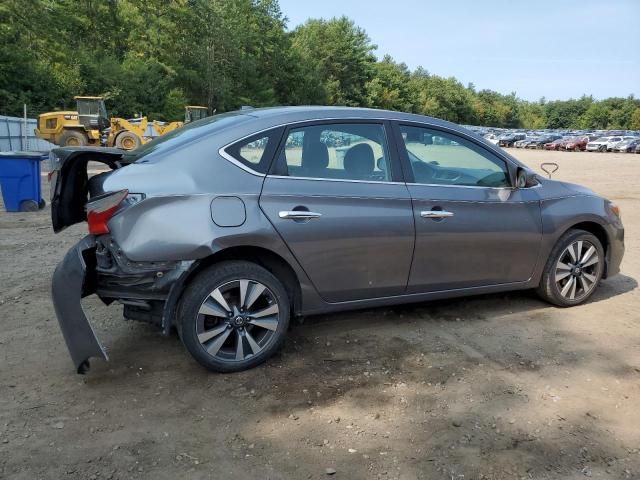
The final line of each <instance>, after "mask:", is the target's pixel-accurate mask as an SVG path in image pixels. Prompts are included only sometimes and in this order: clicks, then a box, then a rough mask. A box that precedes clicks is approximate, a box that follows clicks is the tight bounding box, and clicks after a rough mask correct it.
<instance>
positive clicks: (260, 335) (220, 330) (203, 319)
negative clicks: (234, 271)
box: [196, 278, 280, 362]
mask: <svg viewBox="0 0 640 480" xmlns="http://www.w3.org/2000/svg"><path fill="white" fill-rule="evenodd" d="M279 322H280V308H279V306H278V303H277V300H276V296H275V295H274V294H273V292H271V290H269V288H267V287H266V286H265V285H263V284H262V283H260V282H257V281H255V280H249V279H244V278H243V279H239V280H233V281H231V282H227V283H225V284H223V285H221V286H219V287H218V288H216V289H215V290H213V291H212V292H211V293H210V294H209V295H208V296H207V298H206V299H205V300H204V301H203V302H202V305H201V306H200V309H199V310H198V317H197V319H196V334H197V337H198V341H199V342H200V345H201V346H202V348H203V349H204V350H205V351H206V352H207V353H208V354H209V355H211V356H213V357H215V358H216V359H218V360H223V361H227V362H233V361H242V360H246V359H247V358H249V357H252V356H254V355H257V354H258V353H260V352H261V351H262V350H263V349H264V348H265V347H266V346H267V345H268V344H269V343H270V342H271V340H272V338H273V337H274V334H275V332H276V330H277V329H278V323H279Z"/></svg>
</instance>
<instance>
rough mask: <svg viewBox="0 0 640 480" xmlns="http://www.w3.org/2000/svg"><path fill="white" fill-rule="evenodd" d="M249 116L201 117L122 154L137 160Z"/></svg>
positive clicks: (227, 114)
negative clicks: (213, 125) (214, 125)
mask: <svg viewBox="0 0 640 480" xmlns="http://www.w3.org/2000/svg"><path fill="white" fill-rule="evenodd" d="M249 118H250V117H249V116H248V115H246V114H244V113H241V112H239V111H237V112H229V113H222V114H220V115H214V116H212V117H207V118H203V119H202V120H198V121H195V122H191V123H189V124H187V125H185V126H183V127H181V128H178V129H176V130H173V131H171V132H169V133H167V134H166V135H161V136H159V137H156V138H154V139H153V140H151V141H150V142H148V143H145V144H144V145H142V146H140V147H138V148H136V149H135V150H131V151H130V152H126V153H125V154H124V156H125V157H126V159H127V160H128V161H129V162H137V161H139V160H140V159H142V158H143V157H145V156H147V155H149V154H150V153H151V152H155V151H158V150H166V149H170V148H172V147H173V146H175V145H178V144H181V143H185V142H188V141H189V140H194V139H196V138H198V137H200V136H202V135H205V134H208V133H212V132H214V131H215V130H217V129H223V128H226V127H227V126H229V125H231V124H234V123H237V122H241V121H242V120H248V119H249ZM212 124H216V127H218V128H213V127H212Z"/></svg>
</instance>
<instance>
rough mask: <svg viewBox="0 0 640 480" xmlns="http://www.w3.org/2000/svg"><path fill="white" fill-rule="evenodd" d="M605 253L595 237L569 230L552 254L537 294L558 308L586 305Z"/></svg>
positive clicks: (601, 270)
mask: <svg viewBox="0 0 640 480" xmlns="http://www.w3.org/2000/svg"><path fill="white" fill-rule="evenodd" d="M604 261H605V255H604V249H603V248H602V244H601V243H600V240H598V238H597V237H596V236H595V235H592V234H591V233H589V232H586V231H584V230H569V231H568V232H567V233H565V234H564V235H563V236H562V237H561V238H560V240H558V243H557V244H556V246H555V247H554V248H553V250H552V251H551V254H550V255H549V259H548V260H547V263H546V265H545V268H544V272H543V274H542V279H541V281H540V285H539V286H538V289H537V292H538V295H540V296H541V297H542V298H543V299H544V300H546V301H548V302H550V303H553V304H554V305H558V306H560V307H571V306H573V305H579V304H580V303H583V302H584V301H586V300H587V299H588V298H589V297H590V296H591V295H592V294H593V292H594V291H595V289H596V286H597V285H598V282H600V279H601V278H602V274H603V272H604Z"/></svg>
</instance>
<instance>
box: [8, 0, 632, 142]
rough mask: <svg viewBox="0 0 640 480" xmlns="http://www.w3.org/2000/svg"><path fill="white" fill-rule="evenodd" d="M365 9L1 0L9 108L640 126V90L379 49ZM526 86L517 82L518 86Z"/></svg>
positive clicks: (245, 2)
mask: <svg viewBox="0 0 640 480" xmlns="http://www.w3.org/2000/svg"><path fill="white" fill-rule="evenodd" d="M376 51H377V46H376V45H375V39H371V38H370V37H369V36H368V35H367V33H366V32H365V31H364V30H363V29H362V28H360V27H359V26H358V25H357V24H356V23H355V22H354V21H353V20H351V19H349V18H346V17H341V18H332V19H309V20H307V22H306V23H304V24H303V25H300V26H297V27H296V28H294V29H291V30H290V29H288V25H287V18H286V12H283V11H281V9H280V6H279V5H278V1H277V0H101V1H100V0H2V1H1V2H0V114H2V115H22V110H23V104H26V105H27V107H28V112H29V115H30V116H35V115H37V114H39V113H42V112H45V111H51V110H62V109H73V108H74V101H73V97H74V95H102V96H104V97H105V99H106V101H107V108H108V110H109V113H110V115H111V116H122V117H133V116H134V115H136V114H143V115H147V116H148V117H150V118H152V119H157V120H167V121H168V120H179V119H181V118H182V116H183V114H184V105H187V104H188V105H205V106H207V107H209V108H210V109H211V111H213V110H215V111H217V112H218V113H220V112H224V111H229V110H235V109H237V108H239V107H240V106H242V105H251V106H254V107H263V106H272V105H317V104H323V105H347V106H365V107H373V108H385V109H392V110H400V111H406V112H414V113H420V114H425V115H430V116H435V117H439V118H443V119H446V120H450V121H453V122H456V123H462V124H470V125H484V126H496V127H521V128H584V129H605V128H609V129H613V128H615V129H640V99H636V98H634V97H633V95H630V96H629V97H627V98H607V99H601V100H596V99H594V98H593V97H592V96H589V95H588V94H585V95H583V96H582V97H580V98H578V99H567V100H554V101H546V100H545V99H544V98H542V99H540V100H539V101H535V102H531V101H525V100H523V99H520V98H518V97H517V95H516V93H515V92H514V93H510V94H503V93H498V92H495V91H492V90H478V89H476V88H475V86H474V85H473V84H468V85H463V84H462V83H461V82H460V81H458V80H457V79H456V78H453V77H450V78H444V77H441V76H439V75H438V74H437V72H430V71H429V70H428V65H425V67H424V68H423V67H420V68H417V69H415V70H411V69H409V68H408V67H407V65H405V64H403V63H401V62H397V61H396V60H394V59H393V58H391V57H389V56H384V57H382V58H379V57H378V56H376ZM517 87H518V86H517V85H514V86H513V89H514V90H516V91H517Z"/></svg>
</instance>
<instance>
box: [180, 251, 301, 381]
mask: <svg viewBox="0 0 640 480" xmlns="http://www.w3.org/2000/svg"><path fill="white" fill-rule="evenodd" d="M240 279H243V280H244V279H247V280H249V281H250V282H253V283H252V285H260V284H261V285H262V286H264V287H266V290H265V294H264V297H260V298H259V299H258V300H257V302H258V303H259V302H264V303H263V305H266V306H267V308H269V307H271V306H273V305H274V304H275V305H277V308H278V313H277V327H275V330H274V331H271V330H267V329H266V328H263V327H257V326H254V325H249V323H250V322H248V323H246V324H244V325H243V326H241V327H238V326H237V325H236V324H235V323H234V321H235V319H236V318H237V317H234V316H235V315H236V313H233V316H230V317H228V318H218V317H217V316H208V315H205V314H202V313H200V312H201V309H202V308H203V305H204V302H205V300H206V301H211V299H212V297H211V295H212V293H213V292H214V291H215V290H217V289H220V290H219V292H221V291H222V290H223V289H224V288H229V289H230V290H231V289H232V287H228V286H229V285H234V283H238V284H239V281H240ZM251 288H254V287H253V286H252V287H251ZM224 295H227V294H226V293H225V294H224ZM246 296H249V294H248V293H247V294H246ZM246 296H245V298H246ZM226 300H227V301H228V302H229V303H228V306H230V305H231V304H232V302H231V300H233V299H232V298H231V297H227V298H226ZM216 305H217V306H220V305H221V304H218V303H216ZM233 308H234V312H237V310H235V308H236V307H235V306H234V307H233ZM223 310H224V309H223ZM264 310H266V308H265V309H264ZM178 312H179V314H178V315H179V318H178V319H177V321H176V323H177V327H178V333H179V335H180V338H181V339H182V342H183V343H184V345H185V347H186V348H187V350H188V351H189V353H191V355H192V356H193V358H195V359H196V360H197V361H198V363H200V364H201V365H202V366H204V367H205V368H207V369H208V370H211V371H214V372H223V373H226V372H239V371H242V370H246V369H249V368H253V367H255V366H257V365H260V364H261V363H263V362H264V361H266V360H267V359H268V358H269V357H271V356H272V355H273V354H274V353H275V352H276V351H277V350H278V349H279V348H280V346H281V345H282V343H283V342H284V339H285V336H286V333H287V330H288V328H289V320H290V312H291V310H290V300H289V297H288V295H287V291H286V289H285V288H284V286H283V285H282V283H281V282H280V281H279V280H278V279H277V278H276V277H275V276H274V275H273V274H271V272H269V271H268V270H266V269H264V268H263V267H261V266H259V265H257V264H255V263H251V262H245V261H228V262H222V263H219V264H216V265H213V266H212V267H210V268H208V269H207V270H205V271H203V272H202V273H200V274H199V275H198V276H197V277H196V278H195V279H194V280H193V281H192V282H191V283H190V284H189V286H188V287H187V289H186V291H185V293H184V295H183V298H182V301H181V304H180V308H179V309H178ZM248 312H249V309H247V310H246V312H245V314H247V315H249V313H248ZM238 316H240V315H238ZM203 322H212V324H211V326H209V332H211V331H214V330H215V329H219V328H223V330H222V332H223V333H222V334H220V335H218V336H215V337H211V339H210V340H209V342H212V343H215V341H217V339H218V338H221V337H222V336H223V335H224V334H227V333H226V332H227V330H229V331H230V333H228V334H227V335H228V337H226V340H223V343H222V344H221V346H220V347H218V348H219V351H218V353H219V355H218V354H217V355H216V356H214V355H212V354H210V353H209V352H208V351H207V348H209V345H210V344H209V345H207V346H205V345H206V344H205V343H201V341H200V340H199V339H198V335H199V334H198V329H199V327H201V326H202V325H203ZM225 324H226V325H225ZM203 332H204V333H201V334H200V335H206V334H207V333H208V332H206V331H203ZM256 332H257V333H256ZM231 333H233V335H231ZM261 334H264V335H265V336H266V335H269V337H268V338H266V339H265V337H262V339H260V337H258V336H257V335H261ZM254 335H255V336H254ZM234 336H235V337H234ZM232 337H234V338H232ZM248 337H249V338H251V342H253V343H254V344H256V343H261V342H264V344H262V343H261V345H260V346H261V348H262V349H261V350H260V351H259V352H258V353H253V352H252V350H253V346H251V342H249V338H248ZM238 339H242V340H240V341H241V342H242V344H243V345H244V347H240V350H244V349H246V351H247V353H248V356H246V358H244V359H241V360H238V359H237V357H236V358H230V357H229V358H220V357H221V356H223V355H233V351H234V349H236V350H235V352H236V354H237V348H238V344H237V342H238ZM256 340H257V342H256ZM234 345H235V346H234Z"/></svg>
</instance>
